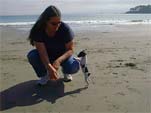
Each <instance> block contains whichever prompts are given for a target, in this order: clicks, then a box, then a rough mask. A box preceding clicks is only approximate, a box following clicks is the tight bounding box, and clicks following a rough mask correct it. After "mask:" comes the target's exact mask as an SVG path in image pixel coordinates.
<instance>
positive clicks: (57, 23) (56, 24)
mask: <svg viewBox="0 0 151 113" xmlns="http://www.w3.org/2000/svg"><path fill="white" fill-rule="evenodd" d="M50 24H51V25H53V26H58V25H60V24H61V22H50Z"/></svg>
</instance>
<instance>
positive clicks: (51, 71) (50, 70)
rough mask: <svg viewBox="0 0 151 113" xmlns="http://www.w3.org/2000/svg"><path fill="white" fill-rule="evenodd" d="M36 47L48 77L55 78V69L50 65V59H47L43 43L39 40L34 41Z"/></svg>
mask: <svg viewBox="0 0 151 113" xmlns="http://www.w3.org/2000/svg"><path fill="white" fill-rule="evenodd" d="M34 44H35V46H36V49H37V50H38V52H39V55H40V58H41V60H42V63H43V64H44V66H45V68H46V69H47V71H48V73H49V75H51V76H50V78H51V79H57V71H56V69H55V68H54V67H53V66H52V65H51V63H50V61H49V57H48V54H47V51H46V48H45V45H44V43H41V42H34Z"/></svg>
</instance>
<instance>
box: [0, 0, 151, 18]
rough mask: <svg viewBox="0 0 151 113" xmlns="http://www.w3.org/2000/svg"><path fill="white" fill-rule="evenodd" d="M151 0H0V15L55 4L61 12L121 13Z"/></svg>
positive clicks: (29, 10)
mask: <svg viewBox="0 0 151 113" xmlns="http://www.w3.org/2000/svg"><path fill="white" fill-rule="evenodd" d="M140 4H151V0H0V15H25V14H40V13H41V12H42V11H43V10H44V9H45V8H46V7H47V6H49V5H56V6H57V7H58V8H59V9H60V10H61V12H62V13H71V14H73V13H123V12H125V11H127V10H129V8H130V7H133V6H136V5H140Z"/></svg>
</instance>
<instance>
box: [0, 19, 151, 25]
mask: <svg viewBox="0 0 151 113" xmlns="http://www.w3.org/2000/svg"><path fill="white" fill-rule="evenodd" d="M64 22H66V23H68V24H75V25H116V24H121V25H124V24H125V25H126V24H151V20H77V21H64ZM34 23H35V22H10V23H0V26H21V25H23V26H26V25H27V26H29V25H33V24H34Z"/></svg>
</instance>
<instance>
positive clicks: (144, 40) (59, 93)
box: [0, 25, 151, 113]
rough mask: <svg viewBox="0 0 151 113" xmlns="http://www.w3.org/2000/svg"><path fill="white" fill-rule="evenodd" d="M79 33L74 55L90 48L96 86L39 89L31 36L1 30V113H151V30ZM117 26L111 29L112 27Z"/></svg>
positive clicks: (78, 79)
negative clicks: (31, 60)
mask: <svg viewBox="0 0 151 113" xmlns="http://www.w3.org/2000/svg"><path fill="white" fill-rule="evenodd" d="M109 27H110V29H111V30H110V31H105V32H104V31H103V32H102V30H100V29H99V28H98V29H97V30H93V29H89V30H88V29H87V30H83V31H77V32H76V38H75V46H76V48H75V54H77V53H78V51H79V50H82V49H87V53H88V67H89V70H90V72H91V79H92V80H93V82H92V81H91V83H90V85H89V87H88V88H86V87H85V82H84V78H83V74H82V73H81V71H80V72H79V73H77V74H75V75H74V76H73V77H74V80H73V81H72V82H70V83H62V82H59V84H58V85H57V86H53V85H52V84H49V85H48V86H46V87H43V88H42V87H38V86H36V85H35V83H36V80H37V77H36V75H35V73H34V71H33V69H32V67H31V66H30V65H29V64H28V62H27V58H26V54H27V52H28V51H29V50H30V49H32V47H31V46H30V45H29V43H28V42H27V40H26V37H27V36H28V35H27V34H28V33H27V32H23V31H22V30H18V29H16V28H14V27H8V26H6V27H0V31H1V35H0V39H1V40H0V46H1V49H0V59H1V60H0V71H1V73H0V92H1V95H0V98H1V100H0V101H1V107H0V112H2V113H50V112H52V113H67V112H68V113H75V112H79V113H80V112H81V113H93V112H98V113H101V112H102V113H117V112H119V113H151V32H150V31H151V25H110V26H109ZM111 27H112V28H111Z"/></svg>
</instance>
